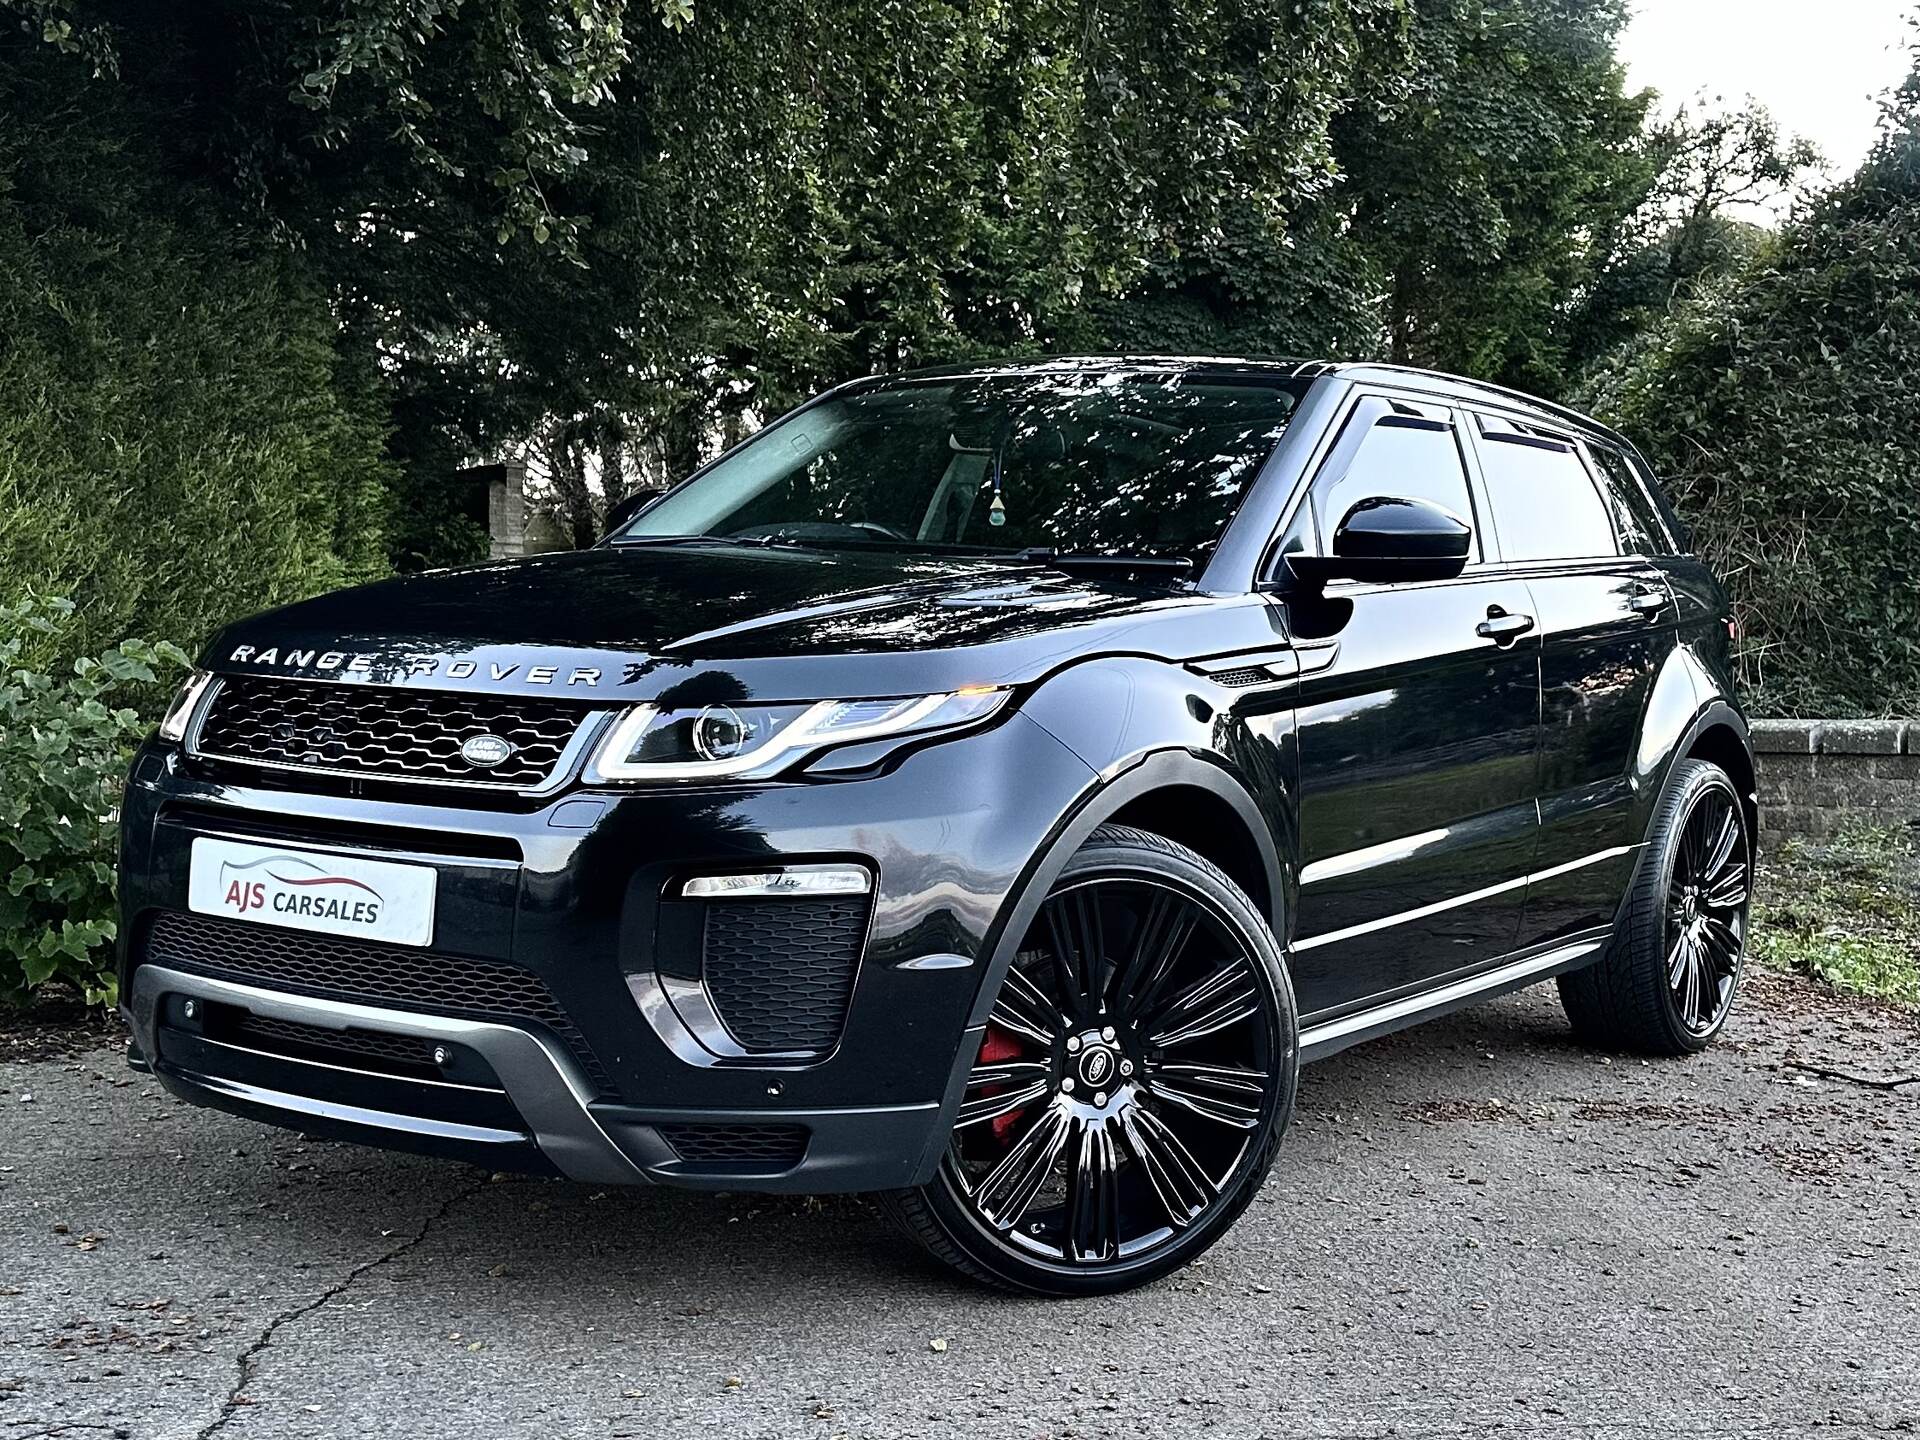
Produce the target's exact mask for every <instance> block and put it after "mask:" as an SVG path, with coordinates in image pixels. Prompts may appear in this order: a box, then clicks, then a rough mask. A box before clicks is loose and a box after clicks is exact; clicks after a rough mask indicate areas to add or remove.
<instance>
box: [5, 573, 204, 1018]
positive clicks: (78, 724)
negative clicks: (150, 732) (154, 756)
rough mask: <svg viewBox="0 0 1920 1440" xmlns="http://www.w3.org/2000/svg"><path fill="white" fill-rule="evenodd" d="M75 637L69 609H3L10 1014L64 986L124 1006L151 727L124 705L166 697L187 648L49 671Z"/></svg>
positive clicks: (35, 605) (31, 604)
mask: <svg viewBox="0 0 1920 1440" xmlns="http://www.w3.org/2000/svg"><path fill="white" fill-rule="evenodd" d="M73 624H74V607H73V605H72V604H71V603H70V602H68V601H65V600H58V601H26V602H22V603H18V604H0V1003H5V1004H11V1005H19V1004H23V1003H24V1002H25V1001H26V1000H27V999H28V998H29V997H30V996H31V995H32V993H33V991H34V990H35V989H37V988H39V987H40V986H42V985H45V984H47V983H48V982H49V981H55V980H61V981H66V982H68V983H69V984H71V985H72V986H73V987H74V988H75V989H77V990H78V991H80V992H81V993H82V994H83V995H84V996H85V997H86V999H87V1001H88V1003H89V1004H105V1005H111V1004H113V1003H114V1001H115V999H116V998H117V997H116V996H115V993H114V978H113V954H112V943H113V939H114V934H115V928H116V925H115V910H114V894H115V875H114V862H115V859H116V850H117V845H118V835H119V814H118V811H119V805H120V785H121V781H122V780H123V779H124V778H125V775H126V765H127V759H128V756H129V754H130V753H131V751H132V749H133V747H134V746H135V744H137V743H138V741H139V739H140V737H141V736H142V735H143V734H145V733H146V731H147V729H148V728H149V727H150V725H151V724H152V721H151V719H150V718H147V717H143V716H142V715H141V713H140V712H139V710H136V709H135V708H132V706H130V705H128V704H127V703H125V701H126V700H127V699H129V698H134V699H145V700H148V701H149V702H150V701H151V700H152V698H153V697H156V696H158V695H160V694H162V693H163V691H164V687H165V683H166V682H167V681H168V680H170V679H172V678H173V677H174V676H175V675H176V674H177V673H178V671H179V670H180V669H181V668H183V667H184V666H185V665H186V663H187V657H186V656H185V655H184V654H183V653H182V652H181V651H180V649H179V648H178V647H177V646H174V645H170V644H165V643H162V644H149V643H147V642H145V641H142V640H127V641H123V642H122V643H120V644H118V645H115V646H113V647H112V648H110V649H108V650H105V651H103V652H102V653H100V654H99V655H97V656H83V657H81V658H80V659H77V660H72V661H67V662H63V663H62V664H60V665H58V666H56V667H55V669H54V670H53V671H51V672H49V671H45V670H41V669H37V668H35V667H34V666H32V665H30V664H26V663H22V662H23V660H24V657H26V656H28V655H29V654H31V653H34V652H40V653H58V652H59V651H61V650H62V649H64V648H65V645H66V642H65V638H64V637H65V632H66V631H68V630H69V629H70V628H71V627H72V626H73Z"/></svg>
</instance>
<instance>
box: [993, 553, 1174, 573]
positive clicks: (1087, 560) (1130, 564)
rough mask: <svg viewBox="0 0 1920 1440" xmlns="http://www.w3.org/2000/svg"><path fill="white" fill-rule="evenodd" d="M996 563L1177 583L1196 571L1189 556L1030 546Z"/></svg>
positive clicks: (999, 557) (998, 557)
mask: <svg viewBox="0 0 1920 1440" xmlns="http://www.w3.org/2000/svg"><path fill="white" fill-rule="evenodd" d="M995 558H996V559H1006V560H1014V561H1019V562H1021V563H1023V564H1027V565H1051V566H1052V567H1053V568H1055V569H1056V570H1133V571H1147V572H1149V573H1152V574H1156V575H1165V576H1166V577H1168V578H1169V579H1176V578H1179V577H1181V576H1184V575H1188V574H1191V573H1192V571H1193V560H1192V558H1191V557H1189V556H1186V555H1128V554H1125V553H1117V554H1103V553H1101V552H1100V551H1097V550H1054V549H1051V548H1050V547H1048V546H1045V545H1030V546H1028V547H1027V548H1026V549H1025V550H1013V551H1009V552H1007V553H1006V554H1005V555H1002V556H996V557H995Z"/></svg>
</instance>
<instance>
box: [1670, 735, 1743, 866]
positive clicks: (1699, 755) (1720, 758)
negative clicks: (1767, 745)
mask: <svg viewBox="0 0 1920 1440" xmlns="http://www.w3.org/2000/svg"><path fill="white" fill-rule="evenodd" d="M1675 759H1676V760H1683V759H1684V760H1707V761H1711V762H1712V763H1713V764H1715V765H1718V766H1719V767H1720V768H1721V769H1722V770H1724V771H1726V772H1727V775H1728V777H1729V778H1730V779H1731V780H1732V781H1733V788H1734V789H1736V790H1738V791H1739V792H1740V808H1741V810H1742V811H1744V812H1745V815H1746V821H1747V836H1748V839H1749V842H1750V843H1756V844H1757V842H1758V841H1759V838H1760V796H1759V775H1758V771H1757V769H1756V767H1755V765H1754V759H1753V746H1752V744H1751V743H1750V742H1749V740H1748V738H1747V722H1746V721H1745V720H1744V719H1742V718H1741V716H1740V712H1739V711H1737V710H1735V709H1734V708H1733V707H1732V706H1731V705H1729V704H1727V703H1726V702H1725V701H1724V700H1716V701H1714V702H1713V703H1712V704H1711V705H1709V706H1708V707H1707V708H1706V710H1704V711H1703V712H1702V713H1701V714H1700V715H1699V716H1698V717H1696V718H1695V720H1694V722H1693V725H1692V726H1691V727H1690V728H1689V729H1688V731H1687V735H1686V738H1685V739H1684V740H1683V741H1682V743H1681V745H1680V746H1679V748H1678V752H1677V754H1676V755H1675ZM1669 770H1671V767H1669Z"/></svg>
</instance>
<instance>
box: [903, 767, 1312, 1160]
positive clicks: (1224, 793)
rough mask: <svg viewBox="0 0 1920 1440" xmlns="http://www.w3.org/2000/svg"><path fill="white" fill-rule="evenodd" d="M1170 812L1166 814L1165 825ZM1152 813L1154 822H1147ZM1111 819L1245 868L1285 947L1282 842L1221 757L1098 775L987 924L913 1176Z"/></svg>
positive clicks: (931, 1153) (1231, 872) (942, 1131)
mask: <svg viewBox="0 0 1920 1440" xmlns="http://www.w3.org/2000/svg"><path fill="white" fill-rule="evenodd" d="M1190 807H1191V808H1192V813H1190ZM1170 817H1173V818H1172V819H1171V822H1170ZM1155 820H1158V821H1159V822H1160V824H1159V825H1156V824H1154V823H1153V821H1155ZM1116 823H1124V824H1128V825H1133V826H1135V827H1137V828H1139V829H1143V830H1152V831H1153V832H1154V833H1156V834H1162V835H1166V838H1168V839H1169V840H1174V841H1177V842H1178V843H1180V844H1183V845H1188V846H1189V848H1191V849H1194V850H1196V851H1197V852H1198V853H1200V854H1201V855H1203V856H1206V857H1207V858H1208V859H1210V860H1212V861H1213V863H1214V864H1216V865H1219V866H1220V868H1221V869H1222V870H1224V871H1226V873H1227V875H1228V876H1229V877H1231V878H1234V879H1235V881H1236V883H1239V884H1241V885H1242V887H1243V888H1245V882H1244V881H1241V880H1240V879H1239V877H1238V875H1237V874H1236V870H1235V868H1233V867H1239V869H1240V870H1242V871H1244V872H1245V873H1248V874H1249V875H1250V876H1251V877H1252V878H1254V879H1255V880H1256V881H1257V882H1258V885H1259V888H1260V891H1261V892H1262V893H1253V892H1251V891H1250V892H1249V893H1250V894H1251V895H1252V898H1253V901H1254V903H1255V904H1256V905H1257V906H1259V908H1260V911H1261V913H1262V914H1264V915H1266V916H1267V918H1268V922H1269V923H1270V924H1271V925H1272V926H1273V932H1274V934H1275V935H1276V936H1278V937H1279V938H1280V942H1281V944H1282V946H1284V945H1285V943H1286V934H1287V930H1286V923H1285V922H1286V913H1287V893H1288V892H1287V890H1286V888H1285V887H1286V875H1287V871H1286V870H1285V869H1284V868H1283V864H1282V859H1281V853H1280V847H1279V845H1278V844H1277V843H1276V842H1275V839H1274V835H1273V830H1272V827H1271V826H1270V825H1269V824H1268V822H1267V820H1266V819H1265V817H1264V816H1263V815H1262V813H1261V810H1260V807H1259V805H1258V804H1257V803H1256V802H1255V800H1254V798H1253V795H1252V793H1251V791H1250V790H1249V789H1248V788H1247V786H1246V785H1245V783H1244V782H1242V781H1241V779H1240V778H1239V777H1238V776H1236V775H1235V774H1234V773H1233V772H1232V771H1231V770H1230V769H1229V768H1228V767H1227V766H1226V765H1225V764H1224V763H1223V762H1222V761H1220V760H1219V759H1218V758H1212V757H1206V756H1202V755H1200V754H1196V753H1195V752H1193V751H1190V750H1185V749H1177V750H1161V751H1154V752H1151V753H1149V754H1147V755H1144V756H1142V757H1141V758H1140V759H1138V760H1137V761H1135V762H1134V763H1132V764H1130V765H1128V766H1127V767H1126V768H1125V769H1123V770H1121V771H1119V772H1118V773H1117V774H1114V775H1112V776H1111V777H1110V778H1106V779H1105V780H1104V781H1103V783H1101V784H1099V785H1097V786H1095V787H1094V788H1092V789H1091V790H1089V791H1088V793H1087V794H1086V795H1085V796H1083V797H1082V799H1081V800H1080V802H1079V803H1078V804H1077V805H1075V806H1074V807H1073V808H1072V809H1071V810H1069V811H1068V812H1067V813H1066V814H1064V815H1063V816H1062V817H1061V818H1060V821H1059V823H1058V824H1056V825H1055V826H1054V829H1053V833H1052V835H1051V836H1050V838H1049V839H1048V840H1047V841H1046V843H1045V844H1043V845H1041V846H1040V847H1039V849H1038V850H1037V851H1036V858H1035V859H1034V860H1033V862H1032V863H1031V864H1030V865H1029V866H1028V867H1027V870H1026V872H1025V874H1023V875H1022V876H1021V878H1020V881H1019V883H1018V885H1016V886H1015V887H1014V890H1013V891H1012V897H1013V898H1012V899H1011V900H1010V901H1009V902H1008V903H1007V904H1006V905H1005V906H1004V907H1003V908H1002V911H1001V913H1000V915H999V916H998V917H996V919H995V922H994V926H995V928H994V929H993V930H992V932H991V934H990V939H989V941H988V943H987V945H986V947H985V953H986V964H985V966H984V967H983V968H982V970H981V973H980V987H979V989H978V990H977V991H976V992H975V994H974V1002H973V1009H972V1011H971V1013H970V1014H969V1015H968V1018H967V1030H966V1033H965V1035H963V1037H962V1039H961V1044H960V1048H959V1051H958V1053H957V1054H956V1055H955V1057H954V1068H953V1071H952V1073H951V1074H950V1075H949V1077H948V1080H947V1087H946V1095H945V1097H944V1099H943V1101H942V1104H941V1121H940V1123H939V1124H938V1125H936V1126H935V1127H934V1130H933V1134H934V1135H935V1136H936V1137H937V1138H936V1140H935V1141H934V1142H933V1143H932V1144H931V1145H930V1146H929V1148H928V1150H927V1151H926V1153H925V1154H923V1155H922V1156H921V1158H920V1164H919V1166H918V1167H917V1171H918V1176H919V1180H918V1182H917V1183H924V1182H925V1181H926V1180H928V1179H930V1178H931V1177H932V1175H933V1172H934V1170H935V1169H936V1168H937V1167H938V1165H939V1161H940V1155H941V1152H942V1151H943V1150H944V1148H945V1146H946V1136H947V1132H948V1131H949V1130H950V1129H951V1128H952V1117H953V1115H954V1114H955V1113H956V1112H957V1110H958V1108H959V1104H960V1098H961V1095H962V1093H963V1092H964V1090H965V1088H966V1079H967V1074H968V1072H969V1070H970V1069H971V1068H972V1066H973V1060H974V1054H975V1052H976V1051H977V1050H978V1049H979V1044H980V1037H981V1034H982V1033H983V1031H984V1027H985V1025H986V1022H987V1016H988V1014H989V1013H990V1012H991V1011H992V1009H993V1002H994V999H995V998H996V997H997V996H998V995H999V993H1000V987H1001V985H1002V984H1003V983H1005V981H1006V978H1007V967H1008V966H1010V965H1011V964H1012V963H1013V957H1014V954H1015V952H1016V951H1017V950H1018V949H1019V945H1020V940H1021V937H1023V936H1024V935H1025V934H1026V932H1027V927H1028V926H1029V925H1031V924H1032V923H1033V918H1034V916H1035V915H1036V914H1037V913H1038V912H1039V909H1040V905H1041V902H1042V901H1044V900H1045V899H1046V897H1047V894H1048V892H1049V891H1050V890H1052V888H1053V882H1054V881H1055V880H1057V879H1058V878H1059V876H1060V872H1061V871H1062V870H1064V869H1065V868H1066V865H1067V862H1068V861H1069V860H1071V859H1072V858H1073V856H1074V854H1075V853H1076V852H1077V851H1078V850H1079V849H1080V847H1081V846H1082V845H1083V844H1085V843H1086V840H1087V837H1088V836H1090V835H1091V834H1093V832H1094V831H1095V830H1097V829H1099V828H1100V827H1101V826H1102V825H1107V824H1116ZM1169 823H1172V824H1174V825H1175V827H1176V828H1179V829H1181V830H1182V831H1183V832H1184V833H1185V835H1189V836H1195V837H1198V838H1201V839H1204V840H1206V841H1207V844H1205V845H1194V844H1192V843H1191V841H1190V840H1189V839H1187V838H1183V835H1180V834H1168V833H1167V830H1166V829H1165V828H1163V827H1164V826H1166V825H1167V824H1169ZM1201 825H1218V826H1219V827H1220V828H1219V830H1218V831H1217V832H1216V833H1213V834H1203V833H1202V832H1201V830H1200V829H1198V828H1196V827H1198V826H1201ZM1221 854H1225V855H1227V857H1228V858H1229V859H1230V860H1232V861H1233V867H1230V866H1229V865H1227V864H1222V862H1221V859H1220V858H1219V857H1220V855H1221Z"/></svg>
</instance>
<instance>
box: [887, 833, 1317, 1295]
mask: <svg viewBox="0 0 1920 1440" xmlns="http://www.w3.org/2000/svg"><path fill="white" fill-rule="evenodd" d="M1298 1052H1299V1026H1298V1019H1297V1016H1296V1013H1295V1009H1294V1000H1293V989H1292V986H1291V985H1290V984H1289V983H1288V980H1287V973H1286V968H1285V966H1284V964H1283V963H1282V960H1281V954H1280V947H1279V945H1278V943H1277V942H1276V941H1275V939H1274V936H1273V931H1272V929H1271V928H1270V927H1269V926H1268V924H1267V921H1266V920H1265V918H1264V917H1263V916H1262V915H1261V914H1260V912H1259V909H1258V907H1256V906H1255V905H1254V904H1253V902H1252V901H1251V900H1249V899H1248V898H1247V896H1246V895H1245V894H1244V893H1242V892H1241V890H1240V889H1239V888H1238V887H1237V886H1236V885H1234V883H1233V882H1232V881H1231V880H1229V879H1228V878H1227V877H1226V875H1224V874H1223V873H1222V872H1221V871H1220V870H1219V869H1217V868H1216V867H1215V866H1213V865H1211V864H1209V863H1208V862H1207V861H1206V860H1205V859H1203V858H1202V857H1200V856H1199V855H1197V854H1195V853H1194V852H1193V851H1191V850H1189V849H1187V848H1186V847H1185V846H1182V845H1177V844H1175V843H1174V842H1172V841H1170V840H1167V839H1164V838H1163V837H1161V836H1158V835H1153V834H1149V833H1147V832H1145V831H1140V830H1132V829H1126V828H1122V827H1117V826H1110V827H1105V828H1102V829H1100V830H1097V831H1095V832H1094V834H1093V835H1092V837H1090V838H1089V840H1088V841H1087V844H1086V845H1085V846H1084V847H1083V848H1082V849H1081V850H1080V851H1079V852H1078V853H1077V854H1076V855H1075V856H1074V857H1073V859H1072V860H1071V861H1069V862H1068V864H1067V867H1066V869H1065V870H1064V871H1063V872H1062V873H1061V875H1060V878H1059V880H1058V881H1057V882H1056V883H1055V885H1054V887H1053V889H1052V891H1051V892H1050V893H1049V894H1048V896H1047V899H1046V901H1045V903H1044V904H1043V905H1042V906H1041V908H1040V911H1039V914H1038V915H1037V916H1036V918H1035V920H1034V922H1033V925H1032V927H1031V928H1030V930H1029V931H1028V933H1027V935H1026V936H1025V937H1024V939H1023V941H1022V944H1021V947H1020V950H1019V952H1018V953H1017V955H1016V956H1015V958H1014V961H1013V964H1012V966H1011V968H1010V969H1009V970H1008V972H1007V977H1006V981H1005V983H1004V984H1003V986H1002V987H1001V991H1000V995H999V998H998V1001H997V1003H996V1004H995V1006H994V1009H993V1013H992V1015H991V1017H990V1019H989V1020H988V1023H987V1030H986V1036H985V1039H984V1040H983V1042H982V1044H981V1046H980V1052H979V1056H978V1058H977V1059H976V1060H975V1062H974V1066H973V1071H972V1074H971V1075H970V1076H969V1078H968V1082H967V1087H966V1093H965V1096H964V1097H963V1100H962V1102H961V1106H960V1110H959V1115H958V1117H957V1119H956V1122H955V1126H954V1133H953V1138H952V1141H951V1142H950V1144H949V1145H948V1148H947V1153H946V1157H945V1159H944V1160H943V1161H942V1163H941V1167H940V1173H939V1174H938V1175H937V1176H936V1177H935V1179H934V1180H933V1181H932V1183H930V1184H928V1185H924V1186H922V1187H920V1188H919V1189H917V1190H903V1191H897V1192H895V1193H893V1194H891V1195H889V1196H887V1197H885V1203H886V1205H887V1207H888V1208H889V1209H890V1210H891V1211H892V1213H893V1215H894V1217H895V1218H896V1219H897V1220H898V1221H899V1222H900V1223H901V1224H902V1225H903V1226H904V1227H905V1228H906V1230H907V1232H908V1233H909V1234H911V1235H912V1236H913V1237H914V1238H915V1239H917V1240H919V1241H920V1242H921V1243H922V1244H924V1245H925V1246H926V1247H927V1248H928V1249H929V1250H931V1251H932V1252H933V1253H934V1254H935V1255H937V1256H938V1257H940V1258H941V1259H942V1260H945V1261H946V1262H948V1263H949V1264H951V1265H953V1266H955V1267H956V1268H958V1269H960V1270H962V1271H964V1272H966V1273H967V1274H969V1275H972V1276H974V1277H976V1278H979V1279H983V1280H987V1281H990V1282H993V1283H995V1284H999V1285H1003V1286H1006V1287H1009V1288H1012V1289H1018V1290H1026V1291H1031V1292H1037V1293H1040V1294H1048V1295H1089V1294H1104V1293H1110V1292H1113V1291H1117V1290H1124V1289H1128V1288H1130V1287H1132V1286H1135V1285H1140V1284H1144V1283H1145V1282H1147V1281H1149V1280H1152V1279H1155V1278H1157V1277H1158V1276H1161V1275H1164V1274H1166V1273H1167V1272H1168V1271H1170V1270H1173V1269H1176V1268H1177V1267H1179V1266H1181V1265H1184V1264H1186V1263H1187V1262H1188V1261H1189V1260H1191V1259H1193V1258H1194V1257H1195V1256H1196V1255H1198V1254H1199V1253H1200V1252H1201V1251H1203V1250H1205V1249H1206V1248H1207V1247H1208V1246H1209V1245H1211V1244H1213V1242H1214V1241H1215V1240H1217V1239H1219V1238H1220V1236H1221V1234H1222V1233H1223V1232H1224V1231H1225V1230H1226V1228H1227V1227H1228V1226H1229V1225H1231V1224H1232V1223H1233V1220H1234V1218H1235V1217H1236V1216H1237V1215H1239V1213H1240V1212H1241V1211H1242V1210H1243V1209H1245V1208H1246V1206H1247V1204H1248V1202H1249V1201H1250V1200H1251V1199H1252V1198H1253V1195H1254V1193H1255V1192H1256V1191H1257V1190H1258V1189H1259V1188H1260V1183H1261V1181H1262V1180H1263V1179H1265V1177H1266V1174H1267V1171H1268V1169H1269V1168H1271V1166H1272V1164H1273V1158H1274V1152H1275V1150H1276V1149H1277V1147H1278V1146H1279V1143H1280V1137H1281V1135H1282V1134H1283V1133H1284V1132H1285V1130H1286V1126H1287V1120H1288V1118H1289V1116H1290V1115H1291V1113H1292V1110H1293V1095H1294V1084H1295V1079H1296V1074H1297V1070H1298V1062H1299V1053H1298Z"/></svg>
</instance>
